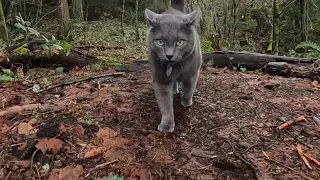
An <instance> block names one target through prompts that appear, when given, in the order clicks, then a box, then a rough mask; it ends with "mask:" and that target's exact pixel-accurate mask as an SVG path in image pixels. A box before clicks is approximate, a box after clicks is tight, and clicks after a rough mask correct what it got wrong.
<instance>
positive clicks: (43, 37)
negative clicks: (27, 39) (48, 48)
mask: <svg viewBox="0 0 320 180" xmlns="http://www.w3.org/2000/svg"><path fill="white" fill-rule="evenodd" d="M41 37H42V39H44V40H45V41H46V43H49V39H47V38H46V37H45V36H44V35H41Z"/></svg>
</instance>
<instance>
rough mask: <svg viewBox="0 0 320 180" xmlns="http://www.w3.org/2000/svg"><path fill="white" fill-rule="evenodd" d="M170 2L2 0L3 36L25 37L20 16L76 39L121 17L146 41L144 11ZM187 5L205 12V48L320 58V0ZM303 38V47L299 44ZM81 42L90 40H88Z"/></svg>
mask: <svg viewBox="0 0 320 180" xmlns="http://www.w3.org/2000/svg"><path fill="white" fill-rule="evenodd" d="M1 4H2V6H1ZM169 4H170V1H169V0H143V1H142V0H122V1H120V0H69V1H67V0H56V1H52V0H1V3H0V33H1V34H0V35H1V38H2V39H3V41H5V43H4V42H3V43H0V44H14V43H18V42H19V41H22V40H21V39H22V38H19V37H18V36H21V28H20V29H19V28H17V25H16V23H17V20H16V17H17V16H20V17H21V18H22V19H23V20H24V21H28V22H30V24H31V25H30V28H32V29H35V30H37V31H39V32H41V33H42V34H43V35H45V36H46V37H47V36H51V35H54V36H57V37H58V38H60V39H65V40H68V41H69V42H72V41H76V40H75V39H76V38H75V37H74V36H75V35H74V34H73V33H74V32H75V31H81V32H85V31H86V28H87V26H88V24H90V23H91V24H92V23H96V24H95V25H97V22H98V24H104V25H108V26H110V27H112V26H117V25H118V24H115V23H113V22H120V24H119V30H120V31H121V33H122V34H123V36H125V33H126V32H128V31H126V30H125V29H126V28H128V27H130V28H132V31H133V32H134V33H135V34H134V36H135V39H136V40H142V42H143V40H144V39H145V37H144V36H145V31H146V26H145V18H144V13H143V12H144V10H145V9H146V8H149V9H151V10H154V11H155V12H162V11H164V10H165V9H166V8H167V7H168V6H169ZM186 6H187V10H188V11H191V10H194V9H197V8H200V9H201V11H202V17H201V20H200V23H199V32H200V34H201V38H202V47H203V50H204V51H205V52H209V51H218V50H226V49H228V50H248V51H255V52H261V53H270V54H280V55H287V56H313V57H314V56H316V57H319V54H320V46H319V44H320V13H319V12H320V9H319V7H320V0H224V1H219V0H202V1H201V0H186ZM98 31H99V30H98ZM23 33H25V32H23V31H22V34H23ZM83 36H85V35H83ZM84 38H85V37H84ZM119 38H120V39H121V37H120V36H119ZM31 39H32V37H31V36H30V37H27V39H24V40H25V41H30V40H31ZM76 42H77V43H80V41H76ZM126 42H128V39H127V41H126ZM302 42H303V44H302V46H300V47H303V48H300V49H299V48H296V47H297V45H298V44H300V43H302ZM81 43H82V44H86V42H85V40H84V39H83V40H82V41H81ZM81 43H80V44H81ZM97 44H101V43H97ZM2 46H4V45H2ZM306 47H308V48H310V49H311V50H310V51H308V49H306Z"/></svg>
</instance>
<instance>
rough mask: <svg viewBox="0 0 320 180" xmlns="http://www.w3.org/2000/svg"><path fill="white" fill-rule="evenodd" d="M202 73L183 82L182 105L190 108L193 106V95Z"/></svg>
mask: <svg viewBox="0 0 320 180" xmlns="http://www.w3.org/2000/svg"><path fill="white" fill-rule="evenodd" d="M199 73H200V71H198V72H197V73H196V74H195V75H194V76H192V77H189V78H185V79H183V80H182V96H181V105H182V106H184V107H189V106H191V105H192V104H193V100H192V97H193V94H194V93H195V90H196V86H197V82H198V77H199Z"/></svg>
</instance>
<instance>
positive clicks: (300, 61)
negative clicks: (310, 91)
mask: <svg viewBox="0 0 320 180" xmlns="http://www.w3.org/2000/svg"><path fill="white" fill-rule="evenodd" d="M202 60H203V66H213V67H217V68H224V67H228V68H229V69H234V68H235V67H236V68H238V69H240V68H245V69H246V70H249V71H254V70H263V71H264V72H265V73H267V74H270V75H279V76H285V77H297V78H308V79H311V80H318V81H320V69H319V68H313V67H312V64H313V63H314V62H315V61H316V60H317V59H316V58H299V57H297V58H296V57H285V56H275V55H268V54H259V53H249V52H235V51H226V52H223V51H217V52H213V53H205V54H203V56H202ZM146 63H148V60H140V61H136V62H135V63H134V66H137V65H138V66H142V69H143V64H146ZM127 69H130V68H128V67H127ZM121 70H122V71H123V69H121Z"/></svg>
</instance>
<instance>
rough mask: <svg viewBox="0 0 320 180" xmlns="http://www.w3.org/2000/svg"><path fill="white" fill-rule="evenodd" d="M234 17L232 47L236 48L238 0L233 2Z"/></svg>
mask: <svg viewBox="0 0 320 180" xmlns="http://www.w3.org/2000/svg"><path fill="white" fill-rule="evenodd" d="M232 15H233V25H232V41H231V47H232V48H233V47H234V41H235V38H236V23H237V3H236V0H232Z"/></svg>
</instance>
